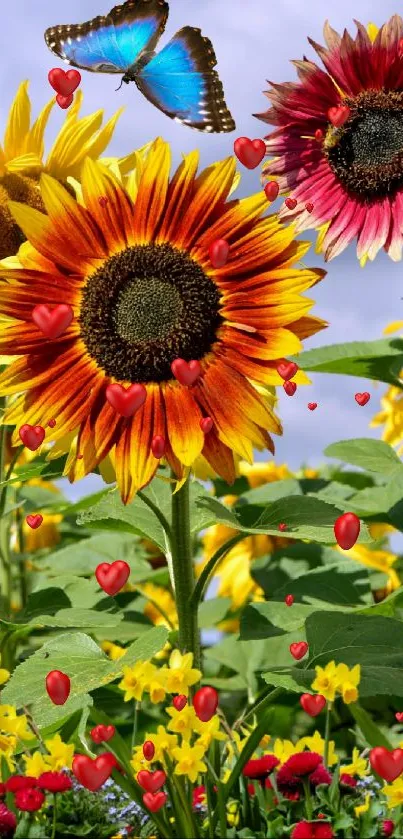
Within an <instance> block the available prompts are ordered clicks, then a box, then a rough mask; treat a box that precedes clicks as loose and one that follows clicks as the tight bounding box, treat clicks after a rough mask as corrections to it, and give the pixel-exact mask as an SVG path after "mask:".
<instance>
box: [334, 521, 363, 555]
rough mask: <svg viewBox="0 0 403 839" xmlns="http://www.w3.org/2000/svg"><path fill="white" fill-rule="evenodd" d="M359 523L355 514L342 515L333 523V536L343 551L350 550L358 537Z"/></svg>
mask: <svg viewBox="0 0 403 839" xmlns="http://www.w3.org/2000/svg"><path fill="white" fill-rule="evenodd" d="M360 528H361V523H360V520H359V518H358V516H356V515H355V513H343V515H342V516H339V518H338V519H336V521H335V523H334V528H333V529H334V535H335V537H336V542H337V544H338V545H339V547H340V548H342V549H343V551H349V550H350V548H352V547H353V546H354V545H355V543H356V541H357V539H358V537H359V535H360Z"/></svg>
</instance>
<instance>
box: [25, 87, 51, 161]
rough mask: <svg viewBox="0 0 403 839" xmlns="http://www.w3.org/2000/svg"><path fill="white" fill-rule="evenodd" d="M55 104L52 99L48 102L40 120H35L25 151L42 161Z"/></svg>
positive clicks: (40, 115) (39, 117)
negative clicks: (49, 121)
mask: <svg viewBox="0 0 403 839" xmlns="http://www.w3.org/2000/svg"><path fill="white" fill-rule="evenodd" d="M55 103H56V99H51V100H50V102H48V104H47V105H45V107H44V108H43V109H42V111H41V113H40V114H39V116H38V118H37V119H36V120H35V122H34V124H33V126H32V128H31V130H30V132H29V134H28V135H27V138H26V141H25V150H26V151H27V152H31V153H32V154H36V155H37V157H39V158H40V160H41V161H42V159H43V155H44V151H45V143H44V135H45V130H46V126H47V124H48V120H49V116H50V113H51V111H52V109H53V108H54V106H55Z"/></svg>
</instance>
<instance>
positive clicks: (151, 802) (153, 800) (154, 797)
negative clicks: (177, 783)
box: [143, 792, 168, 813]
mask: <svg viewBox="0 0 403 839" xmlns="http://www.w3.org/2000/svg"><path fill="white" fill-rule="evenodd" d="M167 798H168V796H167V794H166V792H156V793H155V794H154V793H152V792H145V793H144V795H143V804H145V806H146V807H147V810H149V811H150V813H157V812H158V810H161V807H164V806H165V803H166V800H167Z"/></svg>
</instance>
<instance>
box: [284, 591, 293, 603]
mask: <svg viewBox="0 0 403 839" xmlns="http://www.w3.org/2000/svg"><path fill="white" fill-rule="evenodd" d="M284 603H285V605H286V606H292V604H293V603H294V595H293V594H287V595H286V596H285V598H284Z"/></svg>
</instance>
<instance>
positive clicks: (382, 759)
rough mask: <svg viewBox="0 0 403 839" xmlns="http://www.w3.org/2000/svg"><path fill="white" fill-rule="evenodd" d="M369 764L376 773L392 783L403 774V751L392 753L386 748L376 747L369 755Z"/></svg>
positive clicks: (398, 750)
mask: <svg viewBox="0 0 403 839" xmlns="http://www.w3.org/2000/svg"><path fill="white" fill-rule="evenodd" d="M369 762H370V764H371V766H372V769H373V770H374V772H376V773H377V774H378V775H380V776H381V778H384V780H385V781H389V783H391V782H392V781H395V780H396V778H398V777H399V775H401V774H402V772H403V749H394V750H393V751H392V752H390V751H388V749H385V748H384V746H376V748H375V749H371V751H370V753H369Z"/></svg>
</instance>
